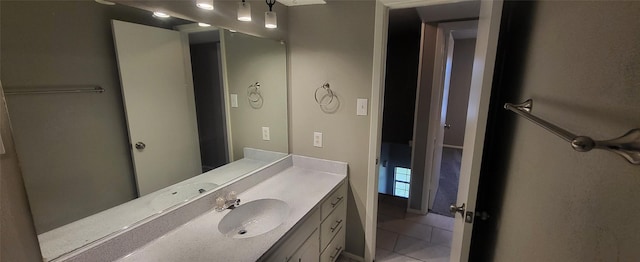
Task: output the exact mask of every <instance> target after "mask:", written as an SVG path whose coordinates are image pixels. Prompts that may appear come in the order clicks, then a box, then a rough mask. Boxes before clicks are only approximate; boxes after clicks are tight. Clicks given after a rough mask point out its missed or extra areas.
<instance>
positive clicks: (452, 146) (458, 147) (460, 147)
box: [442, 144, 463, 149]
mask: <svg viewBox="0 0 640 262" xmlns="http://www.w3.org/2000/svg"><path fill="white" fill-rule="evenodd" d="M442 147H448V148H455V149H463V148H462V146H454V145H446V144H445V145H442Z"/></svg>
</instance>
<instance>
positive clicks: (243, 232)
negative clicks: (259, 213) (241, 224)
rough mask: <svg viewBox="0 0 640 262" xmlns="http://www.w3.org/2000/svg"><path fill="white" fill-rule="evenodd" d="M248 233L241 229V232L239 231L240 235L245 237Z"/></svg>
mask: <svg viewBox="0 0 640 262" xmlns="http://www.w3.org/2000/svg"><path fill="white" fill-rule="evenodd" d="M246 233H247V230H244V229H241V230H240V231H238V235H244V234H246Z"/></svg>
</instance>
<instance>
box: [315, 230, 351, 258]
mask: <svg viewBox="0 0 640 262" xmlns="http://www.w3.org/2000/svg"><path fill="white" fill-rule="evenodd" d="M344 239H345V233H344V228H342V229H340V230H339V231H338V234H337V235H336V237H335V238H334V239H333V241H331V243H329V246H328V247H327V249H325V250H324V252H322V254H321V255H320V262H333V261H336V259H338V256H339V255H340V253H342V251H343V250H344V242H345V241H344Z"/></svg>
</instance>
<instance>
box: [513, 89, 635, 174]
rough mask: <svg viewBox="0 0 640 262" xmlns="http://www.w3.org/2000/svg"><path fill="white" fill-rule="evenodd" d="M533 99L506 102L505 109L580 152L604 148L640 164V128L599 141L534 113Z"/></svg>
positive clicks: (632, 162)
mask: <svg viewBox="0 0 640 262" xmlns="http://www.w3.org/2000/svg"><path fill="white" fill-rule="evenodd" d="M532 108H533V100H531V99H529V100H527V101H525V102H524V103H520V104H511V103H506V104H504V109H506V110H509V111H512V112H514V113H516V114H518V115H520V116H522V117H524V118H526V119H528V120H529V121H531V122H533V123H535V124H537V125H539V126H541V127H542V128H544V129H546V130H548V131H550V132H551V133H554V134H556V135H557V136H559V137H561V138H562V139H564V140H565V141H567V142H569V143H571V147H572V148H573V149H574V150H576V151H579V152H588V151H591V150H592V149H604V150H607V151H610V152H614V153H616V154H618V155H620V156H622V157H624V158H625V159H627V160H628V161H629V162H630V163H631V164H634V165H640V128H634V129H631V130H629V131H628V132H627V133H626V134H624V135H622V136H620V137H618V138H614V139H611V140H604V141H598V140H593V139H592V138H591V137H588V136H578V135H575V134H573V133H571V132H569V131H567V130H564V129H562V128H560V127H558V126H556V125H554V124H551V123H549V122H547V121H545V120H542V119H540V118H538V117H537V116H534V115H532V114H531V113H530V112H531V109H532Z"/></svg>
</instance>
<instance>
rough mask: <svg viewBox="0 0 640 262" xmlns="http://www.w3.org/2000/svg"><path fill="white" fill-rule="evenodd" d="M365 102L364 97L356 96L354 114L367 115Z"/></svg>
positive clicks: (366, 100)
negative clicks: (356, 107)
mask: <svg viewBox="0 0 640 262" xmlns="http://www.w3.org/2000/svg"><path fill="white" fill-rule="evenodd" d="M367 102H368V99H366V98H358V103H357V104H358V109H357V113H356V115H359V116H366V115H367Z"/></svg>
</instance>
